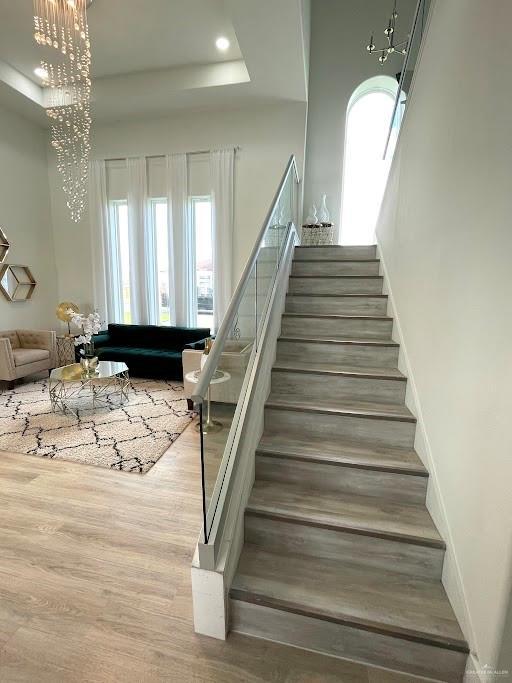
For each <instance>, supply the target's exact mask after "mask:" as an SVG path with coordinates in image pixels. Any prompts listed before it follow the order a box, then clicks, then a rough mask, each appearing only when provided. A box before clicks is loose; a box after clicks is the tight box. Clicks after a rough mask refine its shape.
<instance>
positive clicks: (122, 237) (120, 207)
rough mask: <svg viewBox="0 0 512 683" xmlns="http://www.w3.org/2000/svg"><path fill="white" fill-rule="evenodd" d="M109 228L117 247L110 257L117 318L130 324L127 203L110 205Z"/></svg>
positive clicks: (116, 202) (114, 202) (112, 203)
mask: <svg viewBox="0 0 512 683" xmlns="http://www.w3.org/2000/svg"><path fill="white" fill-rule="evenodd" d="M110 216H111V221H110V227H111V230H113V231H114V235H113V240H112V243H113V244H114V245H115V246H116V247H117V248H115V249H114V251H115V253H114V254H113V255H112V257H113V263H112V267H113V270H114V273H116V274H117V281H118V282H117V284H118V297H116V298H117V299H119V300H118V301H117V306H118V308H119V315H118V318H120V319H121V321H122V322H124V323H131V321H132V313H131V307H130V240H129V235H128V202H127V201H126V200H115V201H112V202H111V203H110Z"/></svg>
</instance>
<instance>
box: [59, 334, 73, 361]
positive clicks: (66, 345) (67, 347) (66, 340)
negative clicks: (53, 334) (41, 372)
mask: <svg viewBox="0 0 512 683" xmlns="http://www.w3.org/2000/svg"><path fill="white" fill-rule="evenodd" d="M75 362H76V361H75V338H74V337H71V336H69V335H68V334H58V335H57V367H59V368H61V367H63V366H64V365H72V364H73V363H75Z"/></svg>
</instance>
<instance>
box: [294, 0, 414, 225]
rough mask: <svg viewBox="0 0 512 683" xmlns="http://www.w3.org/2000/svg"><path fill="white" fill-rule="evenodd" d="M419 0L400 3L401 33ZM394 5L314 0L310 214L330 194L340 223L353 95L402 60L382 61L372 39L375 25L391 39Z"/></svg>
mask: <svg viewBox="0 0 512 683" xmlns="http://www.w3.org/2000/svg"><path fill="white" fill-rule="evenodd" d="M415 6H416V0H401V2H400V3H399V5H398V9H399V17H398V29H397V35H398V36H403V35H407V33H408V32H409V29H410V26H411V23H412V18H413V15H414V9H415ZM391 9H392V3H391V2H383V1H382V0H358V1H357V2H341V1H340V0H312V3H311V51H310V73H309V112H308V132H307V155H306V174H305V186H304V217H305V216H306V214H307V213H308V211H309V208H310V206H311V204H312V203H313V202H314V203H315V204H316V205H317V207H318V205H319V203H320V199H321V196H322V194H324V193H326V194H327V201H328V206H329V210H330V212H331V219H332V220H333V222H334V223H335V225H336V227H337V228H339V223H340V209H341V186H342V167H343V152H344V145H345V115H346V111H347V105H348V102H349V99H350V96H351V95H352V93H353V92H354V90H355V89H356V87H357V86H358V85H360V84H361V83H362V82H363V81H364V80H366V79H367V78H371V77H372V76H378V75H382V74H384V75H388V76H393V77H394V76H395V75H396V73H398V72H399V71H400V70H401V66H402V60H401V58H400V57H399V56H398V55H396V56H393V57H390V58H389V59H388V61H387V62H386V63H385V64H384V66H383V67H382V66H380V64H379V62H378V59H377V56H375V55H369V54H368V53H367V51H366V45H367V44H368V41H369V38H370V32H371V31H372V30H373V31H374V34H375V35H374V42H375V44H376V45H377V46H381V45H384V44H385V40H386V39H385V36H384V33H383V31H384V28H385V27H386V26H387V23H388V18H389V15H390V12H391Z"/></svg>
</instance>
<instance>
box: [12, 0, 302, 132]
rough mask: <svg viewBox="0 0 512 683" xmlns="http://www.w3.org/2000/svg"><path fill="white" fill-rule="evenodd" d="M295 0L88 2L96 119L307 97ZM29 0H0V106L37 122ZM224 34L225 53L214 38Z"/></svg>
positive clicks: (39, 98)
mask: <svg viewBox="0 0 512 683" xmlns="http://www.w3.org/2000/svg"><path fill="white" fill-rule="evenodd" d="M301 8H302V2H300V1H298V0H145V1H143V0H94V2H93V4H92V6H91V8H90V10H89V12H88V16H89V28H90V36H91V43H92V73H93V89H92V108H93V116H94V119H95V120H96V121H100V120H105V121H106V120H116V119H121V118H126V117H130V116H136V117H141V116H154V115H164V114H165V113H166V112H169V111H171V110H173V109H179V108H186V107H194V108H208V107H219V106H233V105H235V104H236V103H240V102H242V101H247V100H248V99H254V98H265V99H291V100H299V101H304V100H305V99H306V98H307V74H306V70H305V53H304V44H305V36H304V28H305V27H304V24H303V15H302V11H301ZM32 22H33V19H32V0H0V104H3V105H4V106H7V107H9V108H12V109H16V110H18V111H20V112H21V113H22V114H23V115H25V116H29V117H30V118H32V119H33V120H35V121H37V122H39V123H41V125H47V121H46V117H45V115H44V107H45V103H46V96H45V92H44V90H43V88H42V87H41V82H40V81H39V79H38V78H37V77H36V76H35V75H34V69H35V68H36V67H37V66H38V64H39V60H40V58H41V55H40V53H39V48H38V47H37V45H36V44H35V41H34V40H33V26H32ZM220 36H225V37H227V38H228V39H229V40H230V42H231V45H230V47H229V49H228V50H227V51H226V52H219V51H218V50H217V48H216V46H215V41H216V39H217V38H218V37H220Z"/></svg>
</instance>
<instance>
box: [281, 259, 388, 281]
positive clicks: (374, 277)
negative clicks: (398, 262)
mask: <svg viewBox="0 0 512 683" xmlns="http://www.w3.org/2000/svg"><path fill="white" fill-rule="evenodd" d="M301 263H304V261H301ZM297 278H298V279H301V278H302V279H304V280H383V279H384V277H383V276H382V275H361V274H354V273H352V274H350V275H295V274H293V273H292V274H291V275H290V279H293V280H295V279H297Z"/></svg>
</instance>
